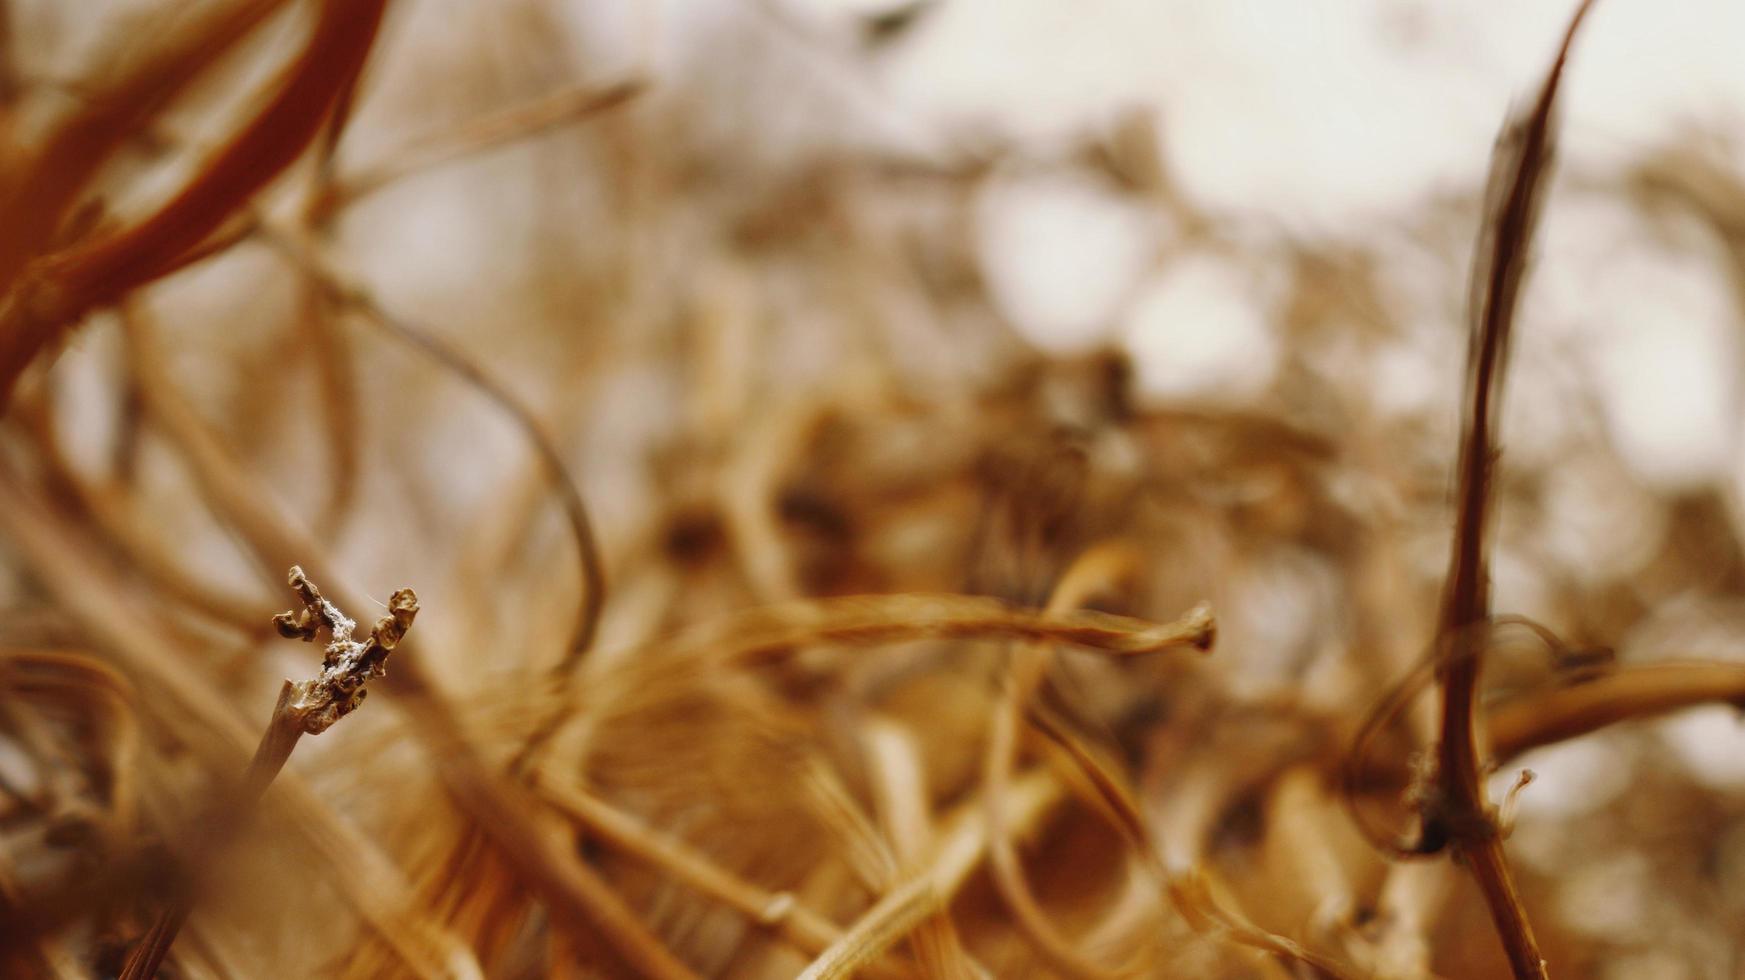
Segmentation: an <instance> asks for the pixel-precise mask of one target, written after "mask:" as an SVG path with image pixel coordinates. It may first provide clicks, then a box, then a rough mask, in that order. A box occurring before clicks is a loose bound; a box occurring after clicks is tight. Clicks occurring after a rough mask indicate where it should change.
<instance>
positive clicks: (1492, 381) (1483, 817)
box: [1420, 0, 1592, 978]
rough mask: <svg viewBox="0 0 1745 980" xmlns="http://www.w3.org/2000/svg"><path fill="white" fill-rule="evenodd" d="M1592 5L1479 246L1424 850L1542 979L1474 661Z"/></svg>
mask: <svg viewBox="0 0 1745 980" xmlns="http://www.w3.org/2000/svg"><path fill="white" fill-rule="evenodd" d="M1591 6H1592V0H1583V2H1582V4H1581V5H1580V6H1579V7H1578V8H1577V9H1576V13H1575V16H1574V17H1573V18H1572V19H1571V22H1570V25H1569V29H1568V31H1567V33H1566V34H1565V35H1564V38H1563V43H1562V45H1561V46H1560V47H1559V49H1558V53H1557V58H1556V60H1555V61H1554V62H1553V63H1552V66H1551V70H1550V72H1549V74H1548V75H1547V77H1546V79H1545V83H1544V85H1543V87H1542V88H1541V90H1540V92H1539V95H1538V97H1537V99H1535V101H1534V103H1533V105H1532V107H1531V109H1530V110H1529V111H1528V112H1527V114H1526V115H1525V116H1524V117H1522V118H1519V119H1512V120H1510V122H1509V124H1508V125H1507V126H1506V127H1505V128H1504V131H1503V135H1502V137H1501V138H1500V139H1499V141H1498V145H1497V150H1496V154H1495V157H1494V160H1493V164H1492V172H1491V185H1490V189H1489V193H1488V195H1487V201H1486V214H1485V217H1484V219H1483V224H1482V234H1481V237H1480V244H1479V251H1478V255H1477V260H1476V262H1475V266H1474V275H1473V283H1474V287H1473V288H1474V297H1473V299H1474V305H1473V335H1472V346H1471V350H1470V352H1469V362H1468V365H1467V390H1466V413H1465V423H1464V429H1463V432H1462V435H1461V443H1460V461H1459V464H1458V487H1457V489H1456V491H1455V497H1456V507H1457V511H1456V518H1455V527H1454V548H1453V556H1452V559H1451V563H1450V568H1449V572H1448V582H1447V587H1446V592H1445V594H1444V599H1443V609H1442V616H1441V622H1440V626H1439V636H1440V638H1441V643H1443V644H1448V645H1450V646H1451V648H1452V649H1451V650H1450V653H1452V654H1453V656H1452V657H1451V659H1450V660H1449V661H1448V664H1447V666H1446V667H1445V668H1444V669H1443V671H1442V676H1441V680H1442V730H1441V735H1440V740H1439V742H1438V748H1437V772H1436V782H1435V786H1434V787H1433V788H1432V789H1431V791H1430V792H1428V793H1427V794H1426V800H1425V804H1424V811H1423V835H1424V836H1423V840H1422V841H1421V844H1420V846H1421V847H1422V848H1423V849H1425V850H1440V849H1441V847H1442V846H1444V845H1446V846H1449V847H1450V848H1451V849H1452V851H1453V853H1454V855H1455V857H1456V858H1457V859H1459V860H1463V861H1464V862H1465V863H1466V864H1467V866H1468V867H1469V868H1470V869H1471V870H1472V873H1473V877H1474V878H1475V879H1476V880H1477V881H1478V884H1479V888H1480V890H1481V891H1482V892H1483V893H1484V896H1485V901H1486V902H1487V903H1488V905H1489V906H1490V910H1491V919H1492V921H1493V922H1494V923H1495V925H1496V928H1497V932H1498V934H1499V935H1500V936H1501V937H1502V941H1503V947H1504V950H1505V952H1506V953H1507V954H1508V958H1509V964H1510V967H1511V969H1512V970H1513V971H1514V974H1515V976H1516V977H1517V978H1532V977H1544V976H1545V975H1546V974H1545V963H1544V960H1543V958H1542V957H1541V956H1540V955H1539V946H1538V943H1537V942H1536V941H1535V940H1534V938H1533V930H1532V927H1531V925H1530V924H1529V923H1528V921H1527V914H1526V910H1525V909H1524V908H1522V906H1521V901H1520V897H1519V895H1518V894H1517V893H1516V889H1515V884H1514V880H1513V878H1512V877H1511V876H1510V873H1509V867H1508V863H1507V861H1506V860H1505V858H1504V856H1503V851H1502V840H1501V837H1500V835H1499V833H1498V829H1497V825H1496V822H1495V818H1494V816H1493V814H1492V812H1491V809H1490V807H1489V805H1488V803H1487V802H1486V800H1485V794H1484V780H1483V773H1482V772H1481V771H1480V766H1479V751H1478V734H1477V732H1476V731H1475V728H1474V724H1473V719H1474V709H1475V707H1476V703H1477V693H1478V681H1479V675H1480V672H1481V670H1482V668H1483V658H1482V656H1481V655H1480V653H1479V651H1472V655H1470V656H1468V655H1465V654H1466V653H1467V650H1466V649H1465V648H1466V647H1467V646H1468V645H1470V644H1475V643H1476V644H1482V643H1483V642H1484V633H1483V630H1482V625H1483V624H1484V623H1485V622H1486V620H1488V618H1489V616H1490V594H1489V593H1490V580H1489V573H1488V568H1487V565H1488V562H1487V556H1486V548H1487V547H1488V544H1489V524H1490V518H1491V513H1492V509H1493V508H1492V503H1493V490H1494V488H1493V484H1492V478H1493V470H1494V467H1495V461H1496V452H1497V448H1496V447H1497V440H1496V419H1497V417H1498V415H1499V414H1500V407H1499V404H1500V400H1501V399H1500V395H1501V390H1502V384H1503V375H1504V362H1505V360H1506V355H1507V353H1508V349H1509V335H1510V331H1511V327H1512V325H1513V322H1514V314H1515V304H1516V300H1517V298H1518V297H1519V294H1520V289H1521V282H1522V280H1523V278H1524V275H1525V271H1526V265H1527V256H1528V253H1529V250H1530V247H1531V242H1532V233H1533V229H1534V225H1535V221H1536V218H1537V216H1538V210H1539V202H1540V197H1541V190H1542V188H1543V186H1544V182H1545V176H1546V174H1547V173H1548V171H1549V165H1550V162H1551V151H1552V110H1553V108H1554V107H1555V102H1556V96H1557V89H1558V83H1559V81H1560V80H1561V78H1562V76H1563V67H1564V64H1565V62H1566V61H1567V59H1568V56H1569V49H1570V45H1571V44H1572V43H1573V41H1574V39H1575V32H1576V30H1577V28H1578V27H1580V25H1581V22H1582V20H1583V19H1584V18H1585V17H1586V15H1587V12H1588V10H1589V9H1590V8H1591Z"/></svg>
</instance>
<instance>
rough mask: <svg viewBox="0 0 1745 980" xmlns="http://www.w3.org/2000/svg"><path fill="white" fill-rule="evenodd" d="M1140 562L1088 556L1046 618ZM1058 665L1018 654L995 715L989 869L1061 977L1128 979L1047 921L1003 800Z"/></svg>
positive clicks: (1052, 600)
mask: <svg viewBox="0 0 1745 980" xmlns="http://www.w3.org/2000/svg"><path fill="white" fill-rule="evenodd" d="M1140 559H1141V556H1140V555H1139V554H1138V552H1137V551H1135V550H1134V549H1132V548H1130V547H1126V546H1124V545H1121V544H1113V545H1105V546H1103V547H1100V548H1093V549H1091V550H1089V551H1087V552H1086V553H1085V554H1083V555H1081V556H1080V557H1079V558H1078V559H1077V560H1076V561H1074V562H1073V564H1072V565H1071V566H1070V567H1069V568H1068V569H1067V572H1066V574H1065V575H1063V576H1062V577H1061V581H1060V583H1059V584H1058V585H1056V586H1055V589H1054V593H1053V594H1052V595H1051V596H1049V600H1048V605H1047V606H1046V608H1045V612H1047V613H1049V614H1052V615H1060V614H1061V613H1063V612H1066V611H1068V610H1070V609H1073V608H1075V607H1077V606H1080V605H1082V604H1083V603H1084V602H1086V601H1087V600H1088V599H1089V598H1091V597H1092V596H1093V595H1095V594H1097V593H1099V592H1107V591H1109V590H1110V588H1111V587H1112V585H1113V584H1114V583H1115V582H1118V581H1120V580H1122V579H1126V578H1129V577H1131V576H1133V575H1134V574H1136V573H1137V571H1138V568H1139V563H1140ZM1052 661H1053V650H1052V649H1051V648H1049V647H1046V646H1025V647H1021V648H1020V649H1018V650H1016V651H1014V655H1013V657H1012V660H1011V667H1010V670H1009V671H1008V676H1007V678H1006V685H1005V690H1004V693H1003V696H1002V697H1001V699H1000V702H999V704H998V705H996V707H995V709H994V717H993V723H992V728H991V730H990V732H989V737H988V747H987V752H986V754H985V756H984V759H983V764H982V781H983V783H984V784H985V785H986V787H987V800H988V809H987V819H988V853H989V866H990V867H991V868H992V869H993V878H994V884H995V887H996V888H998V889H999V892H1000V897H1001V898H1002V899H1004V901H1005V902H1006V905H1007V907H1009V908H1010V909H1011V910H1012V915H1013V918H1014V920H1015V923H1016V924H1017V926H1018V928H1019V931H1020V932H1021V933H1023V935H1024V936H1025V938H1027V939H1028V940H1029V941H1030V943H1031V945H1032V947H1033V948H1034V949H1035V950H1036V952H1037V954H1038V955H1039V956H1041V957H1042V959H1043V960H1045V961H1046V962H1047V963H1048V964H1049V966H1050V967H1052V968H1053V969H1054V970H1055V971H1057V972H1059V973H1060V974H1061V975H1062V976H1067V977H1078V978H1088V980H1101V978H1110V977H1117V976H1122V975H1123V974H1122V973H1121V972H1119V971H1116V970H1111V969H1109V968H1106V967H1104V966H1103V965H1101V964H1099V963H1097V962H1095V961H1094V960H1091V959H1090V958H1088V957H1086V956H1085V955H1084V954H1082V953H1080V952H1079V951H1078V950H1077V949H1076V948H1074V946H1073V944H1072V942H1071V941H1070V940H1068V939H1067V937H1065V936H1063V935H1062V934H1061V933H1060V931H1059V930H1058V929H1056V928H1055V927H1054V925H1053V923H1051V922H1050V921H1049V919H1048V916H1047V913H1046V912H1044V911H1043V909H1042V906H1041V904H1040V903H1039V902H1038V901H1037V900H1036V896H1035V894H1034V893H1033V892H1032V891H1031V890H1030V886H1029V883H1028V881H1026V879H1025V877H1024V868H1023V865H1022V863H1021V862H1020V861H1019V859H1018V850H1017V847H1016V845H1014V844H1013V842H1012V838H1011V835H1010V834H1008V833H1007V832H1006V826H1005V822H1006V821H1005V812H1004V811H1005V806H1004V802H1003V801H1004V798H1005V793H1006V783H1007V780H1008V778H1009V777H1010V775H1011V770H1012V763H1013V760H1014V757H1015V756H1016V755H1017V749H1018V732H1019V727H1020V724H1021V723H1022V721H1023V718H1024V714H1025V711H1026V708H1027V707H1028V705H1029V704H1030V701H1031V699H1032V698H1034V697H1035V695H1036V691H1037V689H1038V688H1039V687H1040V686H1041V685H1042V682H1043V680H1044V678H1045V676H1046V673H1047V669H1048V666H1049V664H1050V663H1051V662H1052Z"/></svg>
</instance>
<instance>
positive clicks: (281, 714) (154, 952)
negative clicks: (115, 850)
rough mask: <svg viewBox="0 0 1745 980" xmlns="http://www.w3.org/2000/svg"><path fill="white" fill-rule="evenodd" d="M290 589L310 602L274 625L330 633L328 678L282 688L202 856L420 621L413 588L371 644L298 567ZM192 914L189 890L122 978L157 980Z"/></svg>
mask: <svg viewBox="0 0 1745 980" xmlns="http://www.w3.org/2000/svg"><path fill="white" fill-rule="evenodd" d="M290 585H291V588H292V589H294V590H296V592H297V596H298V598H300V599H302V600H303V609H302V610H301V611H300V612H288V613H280V614H279V615H278V616H275V617H274V618H273V625H275V626H277V627H278V628H279V633H280V635H282V636H284V637H286V638H294V639H301V640H303V641H305V642H308V641H311V640H314V639H315V638H316V637H317V636H318V635H319V634H320V633H322V632H325V633H327V635H328V638H329V639H328V644H327V656H326V659H325V661H324V662H323V664H322V668H321V673H320V674H318V675H317V676H315V677H314V678H312V679H310V680H306V681H286V682H285V684H284V686H283V687H281V688H280V689H279V701H278V703H277V704H276V705H274V706H273V716H272V718H271V719H270V720H269V721H268V722H267V730H266V731H265V732H264V733H262V735H261V741H260V746H259V747H258V748H256V749H255V754H254V758H253V760H251V761H250V762H249V764H248V771H247V772H246V773H244V774H243V779H242V786H241V788H240V789H238V790H237V792H236V795H235V797H234V798H233V799H231V800H230V801H228V805H227V806H226V807H225V809H224V811H223V823H222V824H221V825H219V826H216V827H214V828H212V829H211V830H210V831H209V832H208V838H207V839H206V840H203V841H202V842H201V850H206V849H208V847H210V846H211V844H212V843H213V839H217V840H218V841H219V842H220V843H221V842H222V838H224V837H226V836H228V835H229V833H230V832H231V831H233V830H234V829H235V828H236V827H238V826H240V825H241V824H242V822H243V821H244V819H245V818H246V817H247V815H248V814H249V813H250V812H252V811H253V810H254V807H255V804H256V803H258V802H259V801H260V798H261V794H262V793H265V792H266V789H267V787H268V786H269V785H271V784H272V781H273V779H274V778H275V777H276V776H278V774H279V770H281V769H283V768H285V763H286V761H287V760H289V759H290V758H291V750H292V749H295V748H296V747H297V741H298V740H299V739H301V738H302V737H303V736H304V735H319V734H321V733H322V732H324V731H326V730H327V729H328V728H330V727H332V726H333V723H334V722H336V721H338V720H339V719H340V718H343V717H344V716H346V715H348V714H350V713H351V712H353V711H355V710H357V707H358V705H360V704H362V703H363V700H364V695H365V694H367V693H368V691H367V690H366V688H365V687H364V685H365V684H366V683H368V682H369V681H370V679H372V678H375V677H381V676H382V675H383V674H385V673H387V666H386V664H387V659H388V655H389V654H391V653H393V652H394V647H396V646H397V645H398V644H399V642H400V640H401V638H402V637H404V636H405V635H406V630H407V629H408V628H410V627H411V625H412V620H413V617H415V616H417V615H418V597H417V596H416V595H414V594H413V592H412V590H411V589H401V590H399V591H398V592H395V593H394V595H393V598H391V599H389V600H388V615H386V616H383V617H382V618H381V619H380V620H378V621H377V622H376V625H375V628H374V629H372V630H371V631H370V635H369V637H368V638H367V639H365V640H362V641H358V640H354V639H352V635H351V634H352V631H353V630H354V629H355V628H356V624H355V623H353V622H352V621H351V620H350V619H348V618H347V617H346V616H345V614H344V613H342V612H340V611H339V609H338V607H336V606H334V604H333V603H331V602H329V601H327V600H326V599H324V598H322V595H321V592H320V590H318V589H316V587H315V584H314V583H312V582H310V581H309V579H308V578H307V577H305V576H304V574H303V569H301V568H298V567H296V566H294V565H293V566H292V567H291V575H290ZM192 908H193V899H192V896H191V895H189V894H188V893H186V892H184V893H182V894H181V895H179V896H177V897H176V898H175V899H173V900H172V902H171V905H170V907H169V908H167V909H165V910H164V911H163V912H162V913H161V914H160V915H159V916H158V919H157V922H155V923H154V924H153V925H152V928H151V930H150V931H149V932H147V933H146V935H145V938H144V939H142V940H141V941H140V943H139V945H137V946H135V947H134V949H133V953H132V954H131V955H130V956H128V958H127V964H126V966H125V967H124V968H123V969H122V971H121V976H120V978H119V980H149V978H151V977H155V976H157V971H158V967H159V966H161V965H162V964H163V960H164V957H165V956H166V955H168V954H169V951H170V946H171V944H173V943H174V942H175V941H176V934H177V933H178V932H180V931H181V929H182V924H183V923H184V922H186V921H187V919H188V913H189V912H190V911H191V910H192Z"/></svg>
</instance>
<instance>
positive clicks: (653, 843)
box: [533, 772, 842, 955]
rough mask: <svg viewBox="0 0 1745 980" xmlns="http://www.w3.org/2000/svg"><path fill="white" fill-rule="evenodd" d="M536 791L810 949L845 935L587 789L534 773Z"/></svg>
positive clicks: (631, 851)
mask: <svg viewBox="0 0 1745 980" xmlns="http://www.w3.org/2000/svg"><path fill="white" fill-rule="evenodd" d="M533 788H534V792H535V793H537V794H538V795H539V796H541V797H543V798H544V799H545V800H547V801H548V802H549V803H550V804H551V805H552V806H554V807H556V808H557V809H559V810H561V811H562V812H563V813H564V814H565V815H566V816H568V817H570V818H571V819H573V820H575V821H576V822H577V823H579V824H581V825H582V826H583V827H585V828H587V829H588V830H589V831H590V832H592V833H593V834H596V835H598V837H599V838H600V839H601V840H602V841H604V842H606V843H607V844H608V845H610V846H612V847H614V848H617V849H619V850H621V851H623V852H624V853H625V854H627V855H629V856H631V857H633V858H636V859H638V860H641V861H645V862H647V863H649V864H651V865H653V866H655V867H657V868H659V869H660V870H662V871H664V872H665V873H667V874H669V875H671V876H672V877H673V879H674V880H675V881H678V882H681V883H683V884H684V885H686V886H687V887H690V888H693V889H695V890H696V891H697V892H698V893H699V894H702V895H707V896H708V897H710V898H713V899H715V900H716V901H718V902H720V903H722V904H723V905H726V906H728V907H729V908H731V909H734V910H735V911H737V912H739V913H740V914H742V915H744V916H745V917H746V918H748V919H750V920H751V921H753V922H756V923H757V924H758V925H760V926H763V927H765V928H768V929H772V930H775V931H776V932H778V933H780V934H781V935H782V936H783V938H785V939H787V940H788V941H789V942H791V943H793V944H794V945H795V946H796V947H798V948H799V949H801V950H804V951H805V952H807V953H809V954H812V955H817V954H818V953H821V952H823V951H824V950H825V949H827V948H828V947H829V946H830V944H831V943H834V942H836V941H837V940H839V939H840V938H841V936H842V930H841V929H839V928H838V927H837V926H836V925H835V924H834V923H832V922H831V921H830V920H828V919H826V918H824V917H823V916H821V915H819V914H818V913H816V912H814V911H812V910H811V909H809V908H806V907H805V906H803V905H801V904H799V902H798V901H797V899H796V898H795V897H794V895H793V894H792V893H791V892H772V891H769V890H768V889H765V888H761V887H759V886H758V885H755V884H753V883H751V882H749V881H746V880H744V879H743V878H740V877H738V876H737V875H734V874H733V873H731V872H729V871H727V870H725V869H723V868H721V867H720V866H718V865H716V864H715V863H714V862H713V861H712V860H710V859H709V857H708V856H707V855H705V854H703V853H701V852H699V851H697V850H695V849H693V848H692V847H690V846H689V845H688V844H685V843H684V842H683V841H680V840H678V839H676V838H673V837H669V836H667V835H666V834H664V833H662V832H660V831H659V830H656V829H654V828H652V827H649V826H647V825H646V824H644V823H642V822H641V821H640V820H638V819H637V818H636V817H634V816H632V815H631V814H629V813H626V812H624V811H622V810H619V809H617V808H615V807H613V806H611V805H610V804H608V803H606V802H605V801H603V800H601V799H598V798H597V797H595V796H592V795H590V794H589V793H587V792H586V791H585V790H580V789H577V788H575V787H572V786H568V785H565V783H564V782H563V781H562V780H559V779H553V778H550V777H546V776H542V775H541V774H539V773H538V772H536V773H535V774H534V786H533Z"/></svg>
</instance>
